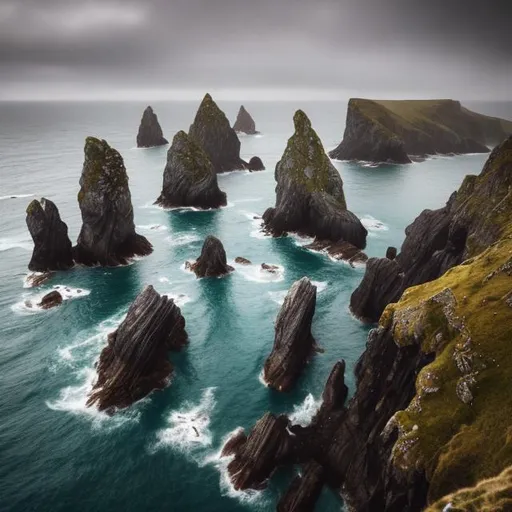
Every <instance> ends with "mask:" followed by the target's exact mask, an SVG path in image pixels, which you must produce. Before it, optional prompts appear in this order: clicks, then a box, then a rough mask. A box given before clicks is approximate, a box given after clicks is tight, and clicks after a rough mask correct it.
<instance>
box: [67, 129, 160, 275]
mask: <svg viewBox="0 0 512 512" xmlns="http://www.w3.org/2000/svg"><path fill="white" fill-rule="evenodd" d="M84 153H85V159H84V165H83V169H82V176H81V178H80V191H79V193H78V205H79V206H80V211H81V213H82V221H83V224H82V229H81V231H80V235H79V237H78V242H77V245H76V246H75V247H74V249H73V252H74V258H75V261H76V262H77V263H80V264H82V265H87V266H94V265H101V266H116V265H124V264H126V263H128V262H129V259H130V258H132V257H134V256H146V255H148V254H150V253H151V252H152V251H153V247H152V245H151V244H150V243H149V242H148V240H147V239H146V238H145V237H143V236H141V235H138V234H137V233H136V232H135V224H134V222H133V206H132V199H131V194H130V188H129V187H128V175H127V174H126V168H125V166H124V162H123V158H122V157H121V155H120V154H119V153H118V152H117V151H116V150H115V149H114V148H111V147H110V146H109V145H108V143H107V142H106V141H104V140H99V139H96V138H94V137H87V139H86V141H85V149H84Z"/></svg>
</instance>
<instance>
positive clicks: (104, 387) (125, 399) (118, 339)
mask: <svg viewBox="0 0 512 512" xmlns="http://www.w3.org/2000/svg"><path fill="white" fill-rule="evenodd" d="M186 343H187V333H186V331H185V319H184V318H183V316H182V314H181V311H180V308H179V307H178V306H176V304H175V303H174V301H173V300H172V299H169V298H167V297H166V296H165V295H164V296H160V295H159V294H158V293H157V292H156V291H155V289H154V288H153V287H152V286H147V287H146V288H145V289H144V290H143V291H142V292H141V293H140V294H139V296H138V297H137V298H136V299H135V301H134V302H133V304H132V305H131V306H130V309H129V310H128V314H127V315H126V318H125V320H124V321H123V323H122V324H121V325H120V326H119V327H118V328H117V330H116V331H114V332H113V333H111V334H109V336H108V346H107V347H105V348H104V349H103V351H102V352H101V355H100V359H99V362H98V364H97V368H96V369H97V372H98V379H97V381H96V384H95V385H94V388H93V389H92V391H91V393H90V395H89V399H88V401H87V406H91V405H96V406H97V407H98V409H99V410H100V411H104V410H105V411H107V412H109V413H112V412H115V410H116V409H123V408H125V407H128V406H130V405H132V404H133V403H134V402H136V401H138V400H141V399H142V398H144V397H145V396H146V395H148V394H149V393H150V392H151V391H153V390H154V389H163V388H164V387H165V386H166V385H167V384H168V382H169V377H170V375H171V373H172V371H173V367H172V364H171V363H170V361H169V360H168V352H169V351H170V350H180V349H181V348H182V347H183V346H184V345H185V344H186Z"/></svg>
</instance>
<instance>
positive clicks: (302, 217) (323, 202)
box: [263, 110, 367, 249]
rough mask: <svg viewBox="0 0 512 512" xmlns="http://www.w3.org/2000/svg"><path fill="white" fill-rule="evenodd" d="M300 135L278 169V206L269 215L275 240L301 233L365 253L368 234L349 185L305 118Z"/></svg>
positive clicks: (300, 116)
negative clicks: (348, 195)
mask: <svg viewBox="0 0 512 512" xmlns="http://www.w3.org/2000/svg"><path fill="white" fill-rule="evenodd" d="M293 120H294V124H295V133H294V134H293V136H292V137H291V138H290V140H289V141H288V146H287V147H286V150H285V152H284V154H283V156H282V158H281V160H280V161H279V162H278V164H277V166H276V171H275V178H276V181H277V186H276V195H277V197H276V206H275V208H268V209H267V211H266V212H265V213H264V215H263V220H264V225H265V228H266V230H267V231H269V232H270V233H272V234H273V235H274V236H281V235H283V234H285V233H287V232H297V233H301V234H304V235H309V236H314V237H316V238H318V239H320V240H330V241H332V242H339V241H342V240H343V241H346V242H349V243H351V244H352V245H354V246H356V247H357V248H359V249H364V247H365V245H366V235H367V231H366V229H365V228H364V226H363V225H362V224H361V222H360V220H359V219H358V218H357V217H356V216H355V215H354V214H353V213H352V212H350V211H349V210H347V205H346V202H345V195H344V193H343V181H342V180H341V177H340V175H339V173H338V171H337V170H336V168H335V167H334V166H333V165H332V163H331V161H330V160H329V157H328V156H327V155H326V154H325V151H324V148H323V146H322V143H321V141H320V139H319V138H318V135H317V134H316V132H315V131H314V130H313V128H312V127H311V122H310V121H309V119H308V117H307V116H306V114H305V113H304V112H302V111H301V110H298V111H297V112H296V113H295V116H294V118H293Z"/></svg>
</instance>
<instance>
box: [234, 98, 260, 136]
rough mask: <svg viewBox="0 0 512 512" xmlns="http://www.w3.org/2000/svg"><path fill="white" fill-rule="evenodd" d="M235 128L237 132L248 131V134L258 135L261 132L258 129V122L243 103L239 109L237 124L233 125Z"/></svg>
mask: <svg viewBox="0 0 512 512" xmlns="http://www.w3.org/2000/svg"><path fill="white" fill-rule="evenodd" d="M233 130H235V132H240V133H246V134H247V135H256V134H257V133H259V132H258V131H256V123H255V122H254V119H253V118H252V117H251V114H249V112H247V110H245V107H244V106H243V105H242V106H241V107H240V110H239V111H238V116H237V118H236V121H235V124H234V125H233Z"/></svg>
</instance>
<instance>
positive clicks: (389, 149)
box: [330, 98, 512, 164]
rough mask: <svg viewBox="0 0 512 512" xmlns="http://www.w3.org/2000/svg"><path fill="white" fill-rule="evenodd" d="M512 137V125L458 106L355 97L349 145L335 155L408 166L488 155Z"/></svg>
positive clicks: (347, 133) (349, 119)
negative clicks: (416, 160)
mask: <svg viewBox="0 0 512 512" xmlns="http://www.w3.org/2000/svg"><path fill="white" fill-rule="evenodd" d="M511 134H512V122H510V121H506V120H504V119H499V118H496V117H489V116H484V115H482V114H477V113H476V112H471V111H470V110H468V109H466V108H464V107H462V105H461V104H460V102H458V101H453V100H397V101H389V100H388V101H386V100H382V101H381V100H378V101H377V100H367V99H361V98H352V99H351V100H350V101H349V103H348V110H347V122H346V128H345V134H344V136H343V141H342V142H341V144H340V145H339V146H338V147H337V148H336V149H334V150H333V151H331V152H330V156H331V158H336V159H339V160H363V161H369V162H376V163H380V162H391V163H399V164H402V163H410V162H411V159H410V157H411V156H416V157H425V156H426V155H434V154H454V153H455V154H457V153H458V154H460V153H488V152H489V149H488V146H494V145H496V144H499V143H501V142H502V141H503V140H504V139H505V138H506V137H507V136H508V135H511Z"/></svg>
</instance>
